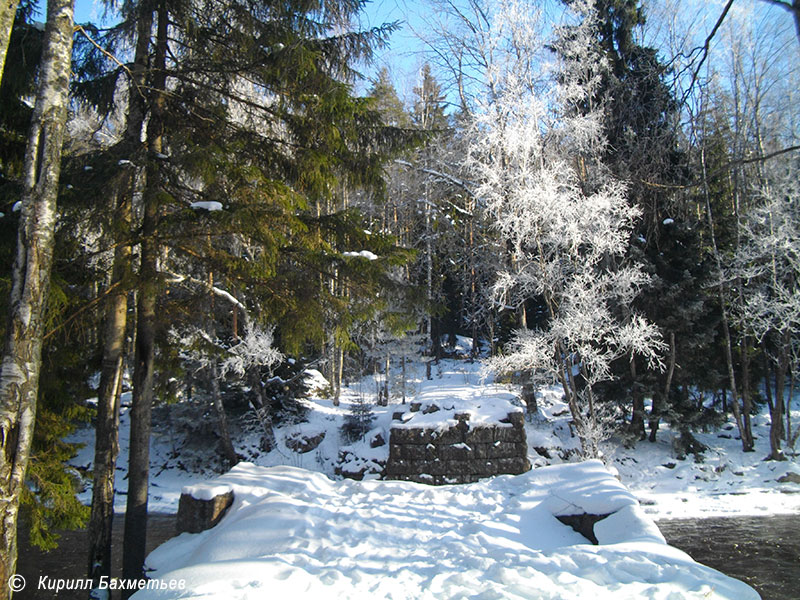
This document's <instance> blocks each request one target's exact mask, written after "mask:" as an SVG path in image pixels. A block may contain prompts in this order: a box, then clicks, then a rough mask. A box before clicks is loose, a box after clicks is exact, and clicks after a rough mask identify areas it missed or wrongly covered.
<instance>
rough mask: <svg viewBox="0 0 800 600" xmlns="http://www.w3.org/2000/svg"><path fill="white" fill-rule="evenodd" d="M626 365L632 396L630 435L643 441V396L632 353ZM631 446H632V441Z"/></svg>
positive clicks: (644, 435)
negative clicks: (628, 371) (628, 370)
mask: <svg viewBox="0 0 800 600" xmlns="http://www.w3.org/2000/svg"><path fill="white" fill-rule="evenodd" d="M628 365H629V367H630V373H631V395H632V396H633V401H632V411H631V425H630V433H631V436H635V438H636V439H639V440H643V439H645V437H647V436H646V434H645V431H644V394H642V385H641V384H640V383H639V377H638V375H637V373H636V357H635V356H634V354H633V351H631V357H630V361H629V363H628ZM631 445H633V441H632V440H631Z"/></svg>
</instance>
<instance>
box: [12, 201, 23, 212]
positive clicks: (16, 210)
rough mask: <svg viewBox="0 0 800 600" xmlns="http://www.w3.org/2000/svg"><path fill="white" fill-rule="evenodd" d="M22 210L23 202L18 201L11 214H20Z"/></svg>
mask: <svg viewBox="0 0 800 600" xmlns="http://www.w3.org/2000/svg"><path fill="white" fill-rule="evenodd" d="M20 210H22V200H17V201H16V202H14V205H13V206H12V207H11V212H19V211H20Z"/></svg>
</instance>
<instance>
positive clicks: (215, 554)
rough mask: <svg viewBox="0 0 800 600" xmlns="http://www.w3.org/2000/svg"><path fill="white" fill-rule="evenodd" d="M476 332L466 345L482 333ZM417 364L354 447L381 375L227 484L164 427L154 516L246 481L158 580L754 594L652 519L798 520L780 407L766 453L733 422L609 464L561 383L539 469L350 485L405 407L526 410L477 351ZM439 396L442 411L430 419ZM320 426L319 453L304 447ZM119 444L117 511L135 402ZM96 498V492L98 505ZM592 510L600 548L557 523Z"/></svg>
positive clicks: (379, 588) (218, 592) (157, 442)
mask: <svg viewBox="0 0 800 600" xmlns="http://www.w3.org/2000/svg"><path fill="white" fill-rule="evenodd" d="M461 343H462V345H464V347H465V350H466V349H468V348H469V342H468V340H466V341H465V340H461ZM406 367H407V374H408V376H407V382H406V386H405V391H406V396H407V403H406V405H405V406H403V405H401V403H400V402H401V401H400V398H397V397H395V395H396V394H397V393H399V392H400V388H399V386H397V385H395V388H394V390H393V396H392V402H391V403H390V405H389V406H388V407H379V406H372V410H373V411H374V421H373V423H372V425H371V427H372V429H371V431H369V433H368V434H367V435H366V436H365V437H364V439H363V440H362V441H360V442H357V443H355V444H352V445H350V446H345V442H343V441H342V439H341V436H340V428H341V426H342V423H343V422H344V419H345V417H346V415H347V414H348V413H349V412H350V410H351V408H352V407H353V406H354V405H355V404H358V403H359V402H363V401H365V400H367V401H372V400H373V399H374V396H375V391H376V389H377V385H376V383H378V382H376V381H375V380H374V379H372V378H369V377H368V378H365V379H364V380H362V381H360V382H358V383H356V384H354V385H351V386H349V387H347V388H346V389H344V390H343V393H342V396H341V405H340V406H334V404H333V401H332V400H331V399H327V398H318V397H312V398H309V399H307V400H305V402H306V403H307V404H308V406H309V408H310V410H309V412H308V415H307V421H304V422H301V423H295V424H291V425H285V426H282V427H279V428H277V429H276V432H275V433H276V438H277V447H276V448H275V449H273V450H272V451H271V452H268V453H263V452H260V451H259V450H258V435H257V434H255V433H254V434H251V435H250V436H245V437H238V438H237V439H236V440H235V443H236V445H237V450H238V451H239V452H240V453H241V454H242V455H244V456H246V457H248V460H249V461H250V462H248V463H243V464H241V465H240V466H239V467H237V468H235V469H234V470H233V471H232V472H230V473H228V474H226V475H224V476H222V477H221V478H219V479H217V477H218V474H217V473H214V472H213V470H212V469H210V468H205V469H203V468H199V469H198V465H200V466H202V465H203V456H202V453H201V454H200V455H197V453H196V450H195V454H193V455H191V456H189V455H188V454H186V453H185V452H184V451H183V450H181V449H182V448H185V444H183V442H182V441H181V435H180V433H178V432H175V431H173V429H172V428H171V427H169V426H167V425H166V424H165V423H159V422H157V423H156V424H155V425H156V433H155V435H154V436H153V442H152V446H151V465H152V466H151V495H150V510H151V511H153V512H176V511H177V506H178V500H179V497H180V494H181V490H182V488H184V486H193V487H194V488H195V489H197V486H198V485H199V486H200V487H201V488H202V487H203V485H205V484H204V482H215V483H213V485H217V484H220V482H221V485H223V486H224V485H228V486H231V487H233V488H234V490H235V493H236V500H235V504H234V507H233V509H232V510H231V511H230V512H229V513H228V515H227V516H226V517H225V519H223V521H222V523H221V524H220V525H218V526H217V527H215V528H214V529H213V530H211V531H208V532H204V533H201V534H197V535H189V534H184V535H182V536H180V537H179V538H177V539H175V540H172V541H170V542H169V543H167V544H166V545H165V546H163V547H162V548H160V549H158V550H157V551H156V552H154V553H153V554H152V555H151V557H150V558H149V559H148V565H149V566H150V567H152V568H155V569H156V572H155V575H157V576H159V577H162V576H163V577H166V576H167V575H168V576H169V577H170V578H172V577H178V578H185V579H186V581H187V582H190V583H191V586H192V590H193V594H194V595H192V596H189V597H201V598H211V597H215V598H262V597H264V594H265V593H266V592H265V590H268V591H269V593H270V595H276V594H277V595H278V596H280V597H284V596H288V595H289V594H295V595H297V594H298V593H299V592H301V591H303V593H304V594H305V597H315V598H316V597H325V598H328V597H348V598H351V597H359V596H366V595H369V596H370V597H394V598H426V597H430V598H447V597H466V596H469V597H473V598H514V597H520V598H522V597H536V598H548V597H553V598H572V597H575V598H577V597H587V596H588V595H590V594H594V595H595V596H598V595H599V596H603V594H599V593H598V590H600V589H601V588H602V589H603V590H605V591H604V592H603V593H605V594H606V595H607V591H608V590H613V591H614V594H615V595H620V597H631V598H633V597H636V598H638V597H640V596H641V597H650V598H689V597H698V598H699V597H722V598H748V597H757V596H756V595H755V594H754V592H752V590H750V589H749V588H747V587H746V586H744V585H743V584H742V585H740V584H739V582H736V581H733V580H730V579H728V578H727V577H725V576H723V575H721V574H719V573H717V572H715V571H712V570H710V569H707V568H705V567H703V566H701V565H698V564H696V563H694V562H693V561H692V560H691V559H690V558H689V557H688V556H686V555H685V554H683V553H682V552H680V551H678V550H676V549H674V548H670V547H669V546H666V545H665V544H664V543H663V538H662V537H661V535H660V534H659V533H658V531H657V529H656V528H655V527H654V524H653V520H657V519H661V518H670V517H705V516H732V515H744V514H747V515H758V514H761V515H768V514H776V513H800V484H798V483H792V482H785V483H781V482H779V481H778V479H780V478H781V477H782V476H784V475H786V474H787V473H795V474H798V475H800V466H798V463H797V458H796V457H792V458H791V459H790V460H788V461H786V462H772V461H764V460H763V459H764V457H765V456H766V455H767V454H768V439H769V438H768V431H769V416H768V415H758V416H756V417H755V418H754V419H753V426H754V433H755V436H756V452H752V453H747V454H744V453H742V451H741V446H740V442H739V441H738V440H736V439H735V438H736V430H735V428H734V427H733V425H732V422H731V423H728V424H726V425H724V426H723V428H722V429H721V430H719V431H714V432H707V433H697V434H696V437H697V439H698V440H699V441H701V442H702V443H704V444H705V445H706V446H708V447H709V449H708V450H707V451H706V452H705V453H704V454H703V457H702V461H697V460H695V459H694V457H692V456H691V455H689V457H688V458H685V459H679V458H678V457H676V455H675V450H674V446H673V439H674V438H675V437H676V435H677V434H675V433H674V432H672V431H670V430H669V429H668V428H664V427H663V426H662V430H661V431H659V434H658V441H657V442H656V443H653V444H651V443H650V442H648V441H643V442H639V443H638V444H637V445H636V447H635V448H633V449H628V448H625V447H623V446H622V445H621V444H620V443H618V442H616V441H614V440H612V441H610V442H608V443H606V444H605V445H604V446H603V451H604V453H605V463H606V464H605V465H603V464H602V463H600V462H598V461H595V462H589V463H579V462H577V461H578V460H579V458H578V453H577V449H578V447H579V443H578V440H577V439H576V438H575V437H573V436H572V434H571V433H570V428H569V425H568V423H569V411H568V410H567V406H566V405H565V404H564V402H563V401H562V400H561V394H560V393H559V390H558V389H556V388H552V389H544V390H541V392H540V394H539V397H538V407H539V408H538V412H537V414H536V415H529V416H528V418H527V419H526V431H527V437H528V457H529V460H530V461H531V463H532V464H533V465H534V469H533V470H532V471H530V472H529V473H527V474H524V475H520V476H501V477H497V478H494V479H487V480H483V481H481V482H479V483H476V484H469V485H462V486H444V487H438V488H436V487H429V486H424V485H419V484H413V483H405V482H403V483H401V482H388V481H375V480H374V479H377V477H378V476H377V475H375V474H370V473H369V472H368V473H367V476H366V481H364V482H354V481H350V480H341V477H340V476H337V475H336V471H337V467H339V468H341V467H343V466H344V467H345V468H349V469H351V470H352V469H357V468H363V467H367V468H369V467H373V468H374V470H376V471H377V470H378V469H379V468H380V464H381V463H382V462H385V461H386V459H387V458H388V451H389V449H388V444H383V445H378V446H377V447H371V446H372V445H375V441H376V440H378V439H380V438H382V439H383V441H388V439H389V427H390V426H391V424H392V423H393V422H394V423H397V421H393V416H396V415H395V413H398V412H403V411H405V415H404V416H403V417H402V421H407V422H408V423H409V424H413V423H414V422H415V421H420V422H421V421H425V422H426V426H430V425H431V424H432V423H433V421H435V420H437V419H438V420H440V421H442V420H443V421H445V422H448V421H450V420H452V419H453V418H454V415H455V413H458V412H469V413H470V415H471V419H470V422H474V423H477V422H480V421H481V420H487V419H496V418H498V416H500V415H501V414H506V413H507V412H508V411H509V410H521V409H522V407H523V405H522V403H521V402H520V400H519V398H518V392H519V390H518V389H517V388H516V387H515V386H513V385H506V384H500V383H497V382H495V381H494V380H493V378H492V376H491V375H487V373H486V372H485V371H484V369H483V365H482V364H481V362H480V361H475V362H470V361H468V360H442V361H441V362H440V363H439V364H438V365H434V366H433V368H432V373H431V375H432V378H431V379H430V380H427V379H426V378H425V366H424V363H423V362H422V361H421V360H417V361H411V360H409V361H407V365H406ZM318 378H319V377H318ZM320 383H324V382H320ZM394 383H395V384H396V382H394ZM411 403H418V404H419V405H420V407H419V410H418V411H417V412H414V413H411V412H410V405H411ZM433 404H435V405H436V406H437V407H438V408H439V411H438V412H433V413H430V412H426V410H425V409H426V407H429V406H431V405H433ZM796 413H797V414H796V416H795V419H796V420H800V411H796ZM167 414H169V413H167ZM793 414H794V413H793ZM429 421H430V423H429ZM321 434H324V437H323V439H322V441H321V442H320V443H319V445H318V446H317V447H316V448H314V449H313V450H311V451H309V452H306V453H298V452H295V451H293V450H291V449H290V447H289V446H291V445H292V440H294V441H297V440H298V439H302V438H305V439H311V438H315V437H320V436H321ZM92 436H93V434H92V431H91V429H89V428H86V429H83V430H81V431H79V432H77V433H76V434H75V435H74V436H73V437H72V438H71V441H82V442H84V443H86V447H85V448H83V449H82V450H81V451H80V452H79V454H78V455H77V456H76V457H75V459H74V460H73V464H75V465H77V466H82V467H91V461H92V455H93V450H92V443H91V442H92ZM121 438H122V439H121V454H120V461H119V471H118V474H119V476H118V478H117V488H118V490H120V491H121V492H122V493H119V494H118V495H117V506H116V509H117V510H118V511H121V510H124V503H125V495H124V490H125V487H126V485H127V481H126V479H125V472H126V466H127V447H128V415H127V412H124V413H123V417H122V428H121ZM287 442H288V443H289V446H287ZM211 445H213V442H212V443H210V446H211ZM210 446H209V447H208V448H206V449H205V452H206V453H207V456H211V455H212V454H213V452H214V449H213V448H211V447H210ZM209 464H210V462H209ZM544 467H546V468H544ZM209 485H212V484H211V483H209ZM90 495H91V490H90V489H88V488H87V489H86V490H85V491H84V493H83V499H84V500H85V501H87V502H88V501H89V499H90ZM580 512H595V513H606V512H616V514H615V516H614V517H611V518H609V519H606V520H605V521H601V522H599V523H598V524H597V525H596V527H595V532H596V533H597V536H598V538H600V541H601V545H600V546H592V545H588V544H587V543H586V539H585V538H583V537H581V536H580V535H578V534H577V533H573V532H572V530H571V529H569V528H568V527H566V526H564V525H562V524H561V523H559V522H558V521H556V520H554V518H553V515H560V514H568V513H580ZM167 571H169V573H167ZM245 575H246V576H245ZM387 575H388V576H387ZM670 594H672V595H670ZM301 595H302V594H301ZM140 597H141V596H137V598H140ZM144 597H146V598H147V597H172V596H169V595H168V594H167V595H161V596H153V595H144ZM176 597H177V596H176ZM181 597H185V596H181Z"/></svg>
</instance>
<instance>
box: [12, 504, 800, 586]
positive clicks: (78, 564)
mask: <svg viewBox="0 0 800 600" xmlns="http://www.w3.org/2000/svg"><path fill="white" fill-rule="evenodd" d="M122 525H123V519H122V517H121V516H120V517H117V518H116V519H115V522H114V548H115V552H114V565H115V570H114V572H113V573H112V575H113V576H117V577H119V576H120V570H121V564H122V551H121V548H122ZM658 526H659V528H660V529H661V531H662V533H663V534H664V537H666V538H667V541H668V542H669V543H670V544H671V545H673V546H675V547H677V548H680V549H681V550H683V551H685V552H687V553H688V554H689V555H690V556H691V557H692V558H694V559H695V560H696V561H698V562H701V563H703V564H706V565H708V566H710V567H713V568H715V569H717V570H719V571H722V572H723V573H726V574H728V575H730V576H731V577H735V578H737V579H741V580H742V581H745V582H747V583H748V584H750V585H751V586H753V587H754V588H755V589H756V590H757V591H758V592H759V593H760V594H761V597H762V598H763V599H764V600H798V599H800V515H778V516H769V517H720V518H710V519H670V520H664V521H658ZM23 529H24V528H22V527H21V528H20V533H21V536H20V553H19V555H20V556H19V564H18V568H17V572H18V573H19V574H21V575H23V576H24V577H25V579H26V581H27V582H28V585H27V589H25V590H24V591H22V592H19V593H17V594H14V598H15V600H38V599H42V600H45V599H50V598H58V599H65V600H67V599H68V600H73V599H76V600H77V599H80V600H85V599H86V598H87V597H88V594H87V593H86V592H80V591H69V592H67V591H61V593H59V594H58V595H55V593H54V592H52V591H42V592H38V591H36V589H35V588H36V586H37V583H38V581H39V578H40V576H42V575H47V576H49V577H50V578H51V579H55V578H59V577H61V578H77V577H84V576H85V570H86V565H85V562H86V531H72V532H65V533H64V534H63V537H62V539H61V543H60V545H59V548H58V549H57V550H54V551H53V552H49V553H45V552H41V551H39V550H36V549H35V548H31V547H30V544H29V543H28V540H27V536H26V535H25V534H24V532H23V531H22V530H23ZM174 532H175V515H163V514H154V515H150V519H149V525H148V536H147V539H148V544H147V545H148V552H149V551H150V550H152V549H153V548H155V547H156V546H158V545H159V544H161V543H163V542H164V541H166V540H168V539H169V538H171V537H172V536H173V535H174ZM3 585H5V582H3Z"/></svg>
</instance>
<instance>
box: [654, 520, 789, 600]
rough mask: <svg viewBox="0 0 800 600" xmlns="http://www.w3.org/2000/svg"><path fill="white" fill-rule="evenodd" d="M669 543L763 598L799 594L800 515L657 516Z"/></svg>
mask: <svg viewBox="0 0 800 600" xmlns="http://www.w3.org/2000/svg"><path fill="white" fill-rule="evenodd" d="M658 527H659V529H661V533H663V534H664V537H665V538H667V542H668V543H669V544H670V545H672V546H675V547H676V548H680V549H681V550H683V551H684V552H686V553H688V554H689V555H690V556H691V557H692V558H693V559H695V560H696V561H697V562H700V563H703V564H704V565H708V566H709V567H713V568H714V569H717V570H718V571H722V572H723V573H725V574H727V575H730V576H731V577H735V578H736V579H741V580H742V581H744V582H746V583H748V584H750V585H751V586H752V587H753V588H755V589H756V591H757V592H758V593H759V594H761V597H762V598H763V600H797V599H798V598H800V587H799V586H800V515H774V516H768V517H719V518H712V519H669V520H663V521H658Z"/></svg>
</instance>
